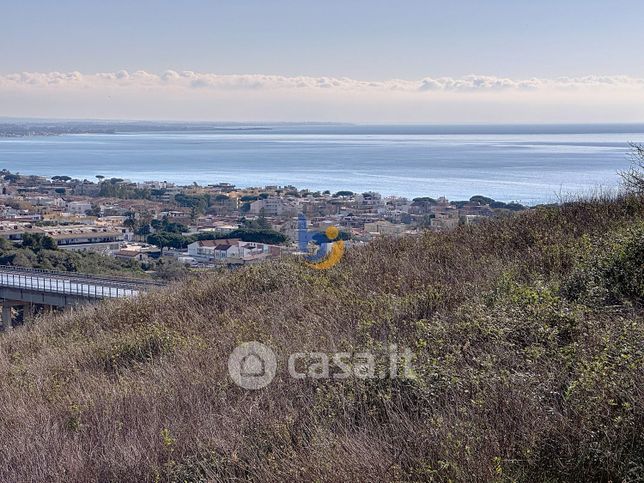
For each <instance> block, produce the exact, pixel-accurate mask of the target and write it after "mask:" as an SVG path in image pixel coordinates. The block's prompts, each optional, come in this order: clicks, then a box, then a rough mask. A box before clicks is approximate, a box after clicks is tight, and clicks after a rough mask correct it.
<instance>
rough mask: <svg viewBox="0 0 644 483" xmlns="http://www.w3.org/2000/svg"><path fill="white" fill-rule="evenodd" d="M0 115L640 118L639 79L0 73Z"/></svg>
mask: <svg viewBox="0 0 644 483" xmlns="http://www.w3.org/2000/svg"><path fill="white" fill-rule="evenodd" d="M0 116H23V117H66V118H70V117H78V118H115V119H116V118H121V119H177V120H179V119H182V120H192V119H199V120H222V121H226V120H239V121H249V120H259V121H308V120H319V121H349V122H351V121H355V122H365V121H366V122H627V121H633V122H642V121H644V79H641V78H636V77H629V76H623V75H615V76H601V75H596V76H584V77H557V78H537V77H533V78H521V79H513V78H507V77H498V76H488V75H468V76H463V77H429V76H428V77H424V78H422V79H415V80H414V79H411V80H409V79H395V78H393V79H385V80H361V79H352V78H348V77H333V76H320V77H314V76H282V75H268V74H240V75H232V74H215V73H207V72H194V71H190V70H184V71H180V70H167V71H165V72H160V73H153V72H147V71H144V70H136V71H126V70H119V71H115V72H100V73H82V72H77V71H73V72H20V73H12V74H4V75H0Z"/></svg>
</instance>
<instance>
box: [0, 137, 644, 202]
mask: <svg viewBox="0 0 644 483" xmlns="http://www.w3.org/2000/svg"><path fill="white" fill-rule="evenodd" d="M477 131H478V132H477ZM628 142H644V126H641V125H639V126H622V127H620V128H617V127H615V126H613V127H607V128H606V129H602V128H601V127H598V126H589V127H586V128H585V127H583V126H582V127H576V128H574V129H573V128H569V127H568V128H566V127H551V128H543V127H534V128H533V129H531V128H530V127H521V128H517V129H512V128H507V127H505V128H503V127H498V128H494V127H485V128H480V129H476V128H468V129H448V128H445V129H441V128H440V127H436V126H426V127H423V126H376V127H374V126H371V127H370V126H331V127H329V126H326V127H325V126H322V127H320V126H317V127H316V126H305V125H303V126H295V127H293V126H290V127H279V126H278V127H271V128H270V129H265V130H261V131H257V130H254V131H253V130H248V131H244V130H238V131H212V132H197V131H195V132H128V133H122V134H105V135H65V136H56V137H33V138H16V139H12V138H0V168H6V169H9V170H10V171H13V172H16V171H18V172H20V173H23V174H42V175H47V176H53V175H67V176H72V177H75V178H81V179H82V178H87V179H92V180H94V179H95V176H96V175H104V176H107V177H122V178H127V179H131V180H133V181H143V180H152V179H154V180H167V181H172V182H176V183H182V184H189V183H192V182H193V181H196V182H198V183H200V184H205V183H217V182H229V183H234V184H235V185H237V186H243V187H245V186H259V185H266V184H276V185H285V184H292V185H295V186H297V187H300V188H309V189H312V190H325V189H329V190H332V191H337V190H340V189H347V190H352V191H367V190H374V191H378V192H381V193H383V194H397V195H403V196H408V197H416V196H432V197H436V196H441V195H446V196H447V197H448V198H449V199H466V198H469V197H470V196H472V195H474V194H483V195H486V196H491V197H492V198H495V199H497V200H503V201H512V200H515V201H519V202H522V203H527V204H533V203H538V202H547V201H553V200H555V199H556V198H557V196H558V195H560V194H564V195H565V194H573V193H580V192H582V193H583V192H589V191H590V190H592V189H594V188H596V187H603V188H610V187H615V186H616V185H617V184H618V182H619V178H618V176H617V174H616V172H617V171H618V170H621V169H625V168H626V167H628V165H629V159H628V151H629V149H628Z"/></svg>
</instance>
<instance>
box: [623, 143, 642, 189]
mask: <svg viewBox="0 0 644 483" xmlns="http://www.w3.org/2000/svg"><path fill="white" fill-rule="evenodd" d="M631 148H632V149H633V152H632V154H631V166H630V168H629V169H628V170H627V171H622V172H620V173H619V174H620V176H621V177H622V182H623V183H624V187H625V188H626V191H628V192H629V193H635V194H643V193H644V144H631Z"/></svg>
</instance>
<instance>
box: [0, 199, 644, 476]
mask: <svg viewBox="0 0 644 483" xmlns="http://www.w3.org/2000/svg"><path fill="white" fill-rule="evenodd" d="M642 260H644V199H643V198H642V196H641V195H639V194H631V195H622V196H618V197H614V198H610V197H606V198H601V197H598V198H595V199H592V200H586V201H577V202H572V203H564V204H562V205H561V206H547V207H541V208H538V209H535V210H530V211H527V212H521V213H518V214H515V215H509V216H507V217H502V218H498V219H493V220H490V221H489V222H486V223H484V224H481V225H477V226H460V227H459V228H458V229H456V230H454V231H453V232H449V233H443V234H436V233H426V234H424V235H423V236H420V237H410V238H402V239H393V238H392V239H390V238H384V239H381V240H379V241H376V242H374V243H372V244H370V245H369V246H367V247H363V248H356V249H354V250H350V251H349V252H348V253H347V254H346V255H345V258H344V259H343V260H342V262H341V263H340V264H338V265H337V266H335V267H333V268H332V269H330V270H327V271H315V270H312V269H310V268H308V267H307V266H306V265H305V264H304V263H302V262H301V261H298V260H289V259H286V260H281V261H279V262H275V263H266V264H262V265H258V266H249V267H246V268H243V269H240V270H238V271H235V272H230V273H222V274H212V275H206V274H204V275H203V276H202V277H200V278H199V279H194V280H189V281H187V282H185V283H183V284H178V285H176V286H174V287H171V288H169V289H164V290H160V291H157V292H153V293H150V294H147V295H145V296H142V297H140V298H138V299H136V300H124V301H116V302H110V303H104V304H102V305H99V306H90V307H86V308H82V309H78V310H75V311H73V312H70V313H66V314H62V315H56V316H50V317H44V318H41V319H39V320H36V321H35V322H34V323H33V324H31V325H29V326H26V327H24V328H20V329H16V330H14V331H13V332H11V333H6V334H4V335H2V336H1V337H0V407H2V411H1V412H0V433H1V434H2V435H3V444H2V446H3V449H2V451H0V474H1V475H3V478H4V479H6V480H7V481H40V480H49V481H53V480H65V481H89V480H100V481H123V480H128V481H152V480H154V481H159V480H160V481H222V480H255V481H288V480H313V481H353V480H356V481H374V480H404V481H428V480H435V481H641V477H642V474H644V437H643V436H642V428H643V427H644V390H643V389H642V388H644V326H643V325H642V320H643V315H644V310H643V305H642V304H643V303H644V265H643V264H642ZM250 340H257V341H261V342H263V343H265V344H266V345H268V346H270V347H271V348H273V349H274V351H275V352H276V354H277V356H278V372H277V376H276V377H275V379H274V381H273V382H272V383H271V384H270V385H269V386H267V387H266V388H264V389H261V390H257V391H249V390H245V389H242V388H240V387H237V386H236V385H235V384H234V383H233V382H232V380H231V379H230V378H229V377H228V374H227V359H228V355H229V354H230V353H231V351H232V350H233V348H234V347H235V346H237V345H238V344H239V343H241V342H244V341H250ZM390 344H397V345H398V347H400V348H403V347H408V348H410V349H411V350H412V351H413V352H414V354H415V358H414V359H413V361H412V366H413V369H414V370H413V374H412V375H411V377H408V378H390V377H385V378H378V379H362V378H358V377H356V378H349V379H314V378H308V377H307V378H303V379H293V378H291V377H290V376H289V375H288V372H287V371H286V369H285V367H286V358H287V357H288V354H291V353H293V352H301V351H323V352H330V353H334V352H337V351H348V352H365V351H370V352H372V353H373V354H376V355H379V354H382V353H383V352H385V351H386V350H387V348H388V347H389V346H390ZM378 361H380V359H378ZM378 363H379V364H380V362H378Z"/></svg>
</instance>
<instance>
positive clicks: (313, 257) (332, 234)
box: [297, 213, 345, 270]
mask: <svg viewBox="0 0 644 483" xmlns="http://www.w3.org/2000/svg"><path fill="white" fill-rule="evenodd" d="M306 225H307V222H306V216H304V214H303V213H300V214H299V216H298V219H297V242H298V248H299V250H300V252H302V253H305V254H306V255H305V258H306V260H307V265H308V266H309V267H311V268H314V269H316V270H327V269H329V268H331V267H333V266H334V265H337V264H338V262H339V261H340V259H342V256H343V255H344V249H345V246H344V241H342V240H341V239H340V230H338V228H337V227H335V226H330V227H328V228H327V229H326V230H325V231H324V232H318V231H313V232H311V231H309V230H308V229H307V226H306ZM310 243H314V244H315V245H317V246H318V248H317V250H316V251H315V252H314V253H311V252H310V251H309V244H310Z"/></svg>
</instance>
